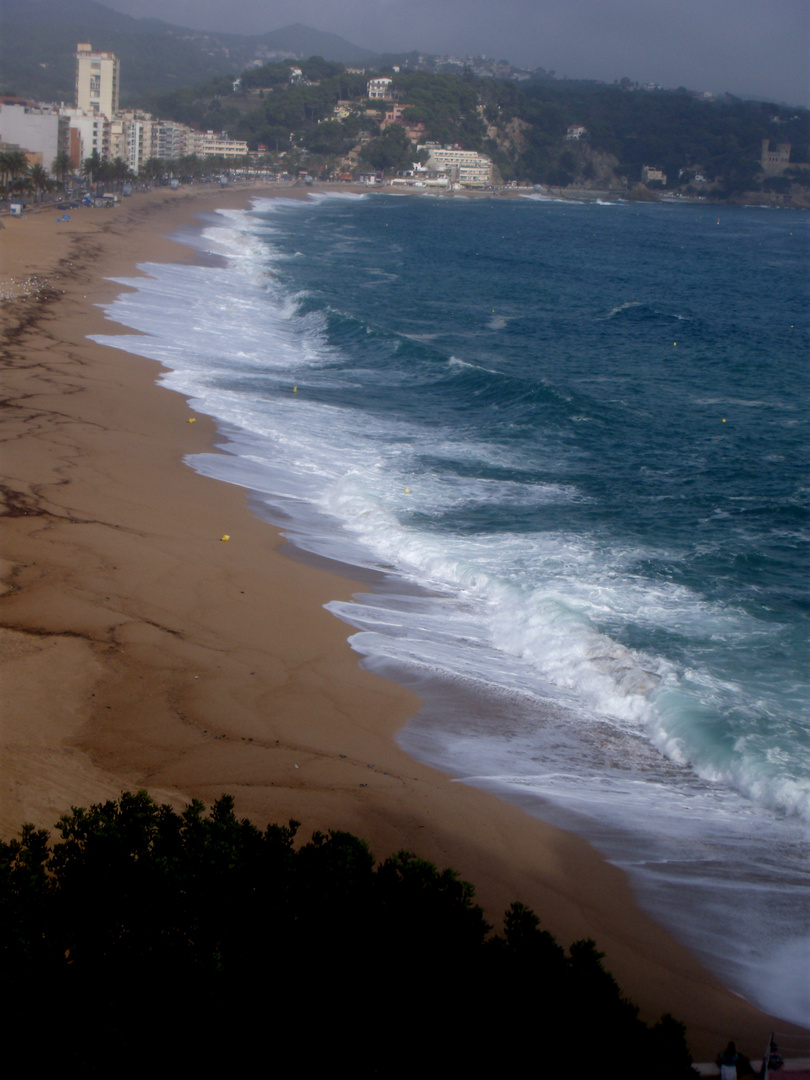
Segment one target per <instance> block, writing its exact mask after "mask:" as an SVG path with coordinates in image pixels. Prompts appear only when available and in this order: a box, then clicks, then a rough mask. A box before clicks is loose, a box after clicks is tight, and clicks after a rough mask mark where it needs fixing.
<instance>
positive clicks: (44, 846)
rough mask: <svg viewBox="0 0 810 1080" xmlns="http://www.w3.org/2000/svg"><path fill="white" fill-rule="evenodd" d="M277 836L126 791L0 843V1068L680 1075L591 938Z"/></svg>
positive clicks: (456, 884) (681, 1052) (327, 839)
mask: <svg viewBox="0 0 810 1080" xmlns="http://www.w3.org/2000/svg"><path fill="white" fill-rule="evenodd" d="M297 829H298V825H297V823H296V822H294V821H291V822H290V823H289V824H288V825H285V826H280V825H268V826H267V828H266V829H264V830H261V829H259V828H257V827H256V826H255V825H254V824H253V823H252V822H250V821H249V820H247V819H243V818H237V817H236V815H235V814H234V809H233V800H232V799H231V798H230V797H228V796H223V797H222V798H221V799H219V800H218V801H217V802H216V803H215V804H214V806H213V807H212V809H211V811H210V812H206V810H205V807H204V806H203V805H202V804H201V803H199V802H196V801H195V802H192V803H191V805H190V806H189V807H188V808H187V809H186V810H184V811H183V812H182V813H177V812H176V811H174V810H172V809H171V808H170V807H168V806H161V805H158V804H156V803H155V802H153V801H152V800H151V799H150V798H149V796H148V795H146V793H144V792H140V793H138V794H131V793H125V794H124V795H122V796H121V798H120V799H119V800H116V801H110V802H107V803H103V804H100V805H97V806H92V807H90V808H89V809H82V808H76V809H74V810H73V811H72V813H70V814H68V815H65V816H64V817H62V818H61V819H60V821H59V822H58V824H57V831H58V833H59V836H60V839H59V840H57V841H56V842H55V843H53V844H51V843H50V838H49V836H48V834H47V833H46V832H44V831H42V830H36V829H34V828H33V827H32V826H26V827H25V828H24V829H23V830H22V833H21V835H20V838H19V839H17V840H12V841H10V842H9V843H3V842H0V957H1V958H2V966H1V967H0V971H1V972H2V982H3V988H4V990H5V992H6V999H7V1000H8V1001H10V1002H11V1005H10V1017H9V1027H8V1030H9V1031H10V1032H11V1033H12V1035H11V1037H10V1038H9V1039H7V1048H6V1049H7V1052H6V1060H7V1062H8V1063H9V1064H10V1065H13V1064H18V1065H23V1064H28V1065H29V1066H30V1063H31V1060H32V1058H31V1054H32V1052H33V1048H34V1046H36V1045H37V1040H38V1038H39V1033H40V1032H41V1031H42V1030H43V1029H47V1031H48V1033H49V1035H48V1039H49V1043H50V1045H52V1046H54V1047H58V1048H59V1049H58V1055H59V1063H60V1065H61V1066H63V1067H64V1066H65V1065H71V1064H72V1065H76V1066H78V1067H81V1069H82V1073H83V1075H91V1076H92V1075H102V1074H103V1075H105V1076H107V1075H111V1074H112V1075H116V1076H128V1075H135V1074H136V1073H142V1072H144V1071H145V1070H147V1069H148V1070H149V1071H150V1072H152V1071H154V1070H155V1068H158V1071H160V1070H162V1069H165V1070H166V1071H169V1070H171V1069H173V1068H177V1067H181V1068H182V1069H183V1071H184V1072H188V1071H189V1070H190V1069H198V1068H199V1069H202V1070H204V1075H211V1074H212V1073H214V1072H215V1071H217V1070H218V1069H220V1068H222V1069H227V1070H228V1074H229V1075H243V1074H246V1073H247V1072H248V1071H249V1070H252V1069H254V1068H257V1067H260V1068H263V1069H266V1068H270V1067H272V1065H273V1064H275V1063H279V1064H281V1065H283V1064H284V1063H285V1062H286V1063H287V1064H288V1066H289V1063H290V1062H291V1061H295V1063H296V1069H297V1070H302V1071H303V1073H304V1075H308V1074H310V1072H311V1071H312V1070H314V1069H321V1068H326V1067H328V1066H330V1065H333V1064H334V1062H336V1061H339V1060H342V1059H346V1060H348V1061H350V1062H351V1071H352V1074H353V1075H358V1076H386V1077H391V1076H393V1077H398V1076H403V1077H404V1076H406V1075H407V1076H411V1075H412V1074H413V1073H414V1071H415V1070H419V1071H420V1072H424V1071H425V1070H428V1071H430V1072H434V1071H444V1070H452V1072H453V1074H455V1073H457V1072H462V1071H463V1072H466V1073H468V1074H470V1075H473V1076H492V1075H498V1074H499V1073H500V1072H501V1071H502V1069H503V1067H504V1060H505V1058H506V1059H507V1060H508V1061H509V1063H510V1064H509V1070H510V1072H514V1071H517V1070H522V1069H523V1068H531V1069H532V1071H533V1072H536V1071H537V1070H538V1068H540V1067H541V1065H542V1062H543V1059H544V1057H545V1058H546V1059H547V1058H548V1055H550V1054H553V1055H555V1056H556V1057H560V1058H563V1059H564V1058H566V1057H569V1056H570V1058H571V1059H572V1060H574V1059H579V1060H589V1061H597V1060H604V1061H605V1062H607V1061H610V1060H611V1059H613V1060H615V1061H616V1062H621V1068H622V1073H623V1075H625V1076H628V1077H636V1076H638V1077H642V1076H644V1077H647V1076H649V1075H651V1072H650V1063H651V1062H653V1061H654V1062H655V1075H656V1076H657V1077H661V1078H664V1080H667V1078H672V1080H676V1078H681V1077H687V1076H690V1075H691V1073H690V1067H689V1066H690V1058H689V1055H688V1053H687V1051H686V1046H685V1042H684V1030H683V1027H682V1025H680V1024H678V1023H676V1022H675V1021H673V1020H672V1019H671V1017H664V1018H663V1019H662V1021H661V1023H660V1024H658V1025H656V1026H655V1027H653V1028H649V1027H647V1026H646V1025H644V1024H643V1023H641V1021H639V1019H638V1016H637V1010H636V1008H635V1006H633V1005H632V1004H630V1003H629V1002H628V1001H626V1000H625V998H624V997H623V996H622V994H621V991H620V990H619V988H618V986H617V985H616V982H615V981H614V979H613V978H612V976H611V975H610V974H609V973H608V972H607V971H606V970H605V968H604V967H603V965H602V954H601V953H599V952H598V951H597V950H596V947H595V945H594V943H593V942H592V941H581V942H577V943H575V944H574V945H572V946H571V948H570V950H569V952H568V953H566V952H565V951H564V950H563V949H562V948H561V947H560V946H559V945H558V944H557V943H556V942H555V941H554V939H553V938H552V937H551V935H550V934H548V933H547V932H546V931H544V930H542V929H541V928H540V924H539V919H538V918H537V916H536V915H535V914H534V913H533V912H532V911H530V910H529V909H528V908H526V907H524V906H523V905H522V904H513V905H512V907H511V908H510V910H509V911H508V912H507V913H506V918H505V929H504V934H503V936H500V935H497V936H492V934H491V928H490V926H489V925H488V924H487V922H486V920H485V919H484V915H483V912H482V910H481V908H480V907H478V906H477V905H476V904H475V903H474V893H473V888H472V886H471V885H469V884H468V883H467V882H464V881H461V880H460V879H459V878H458V875H457V874H455V873H454V872H453V871H452V870H443V871H439V870H437V868H436V867H435V866H434V865H433V864H432V863H429V862H427V861H425V860H424V859H420V858H418V857H417V856H415V855H413V854H411V853H410V852H399V853H398V854H396V855H393V856H391V857H390V858H387V859H385V860H384V861H383V862H381V863H379V864H375V861H374V857H373V856H372V854H371V852H370V851H369V849H368V846H367V845H366V844H365V843H364V842H363V841H362V840H360V839H358V838H357V837H356V836H353V835H351V834H349V833H346V832H339V831H330V832H327V833H315V834H314V836H313V837H312V839H311V840H310V841H309V842H308V843H305V844H302V845H298V846H296V840H297ZM9 1043H11V1050H10V1052H9Z"/></svg>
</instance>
